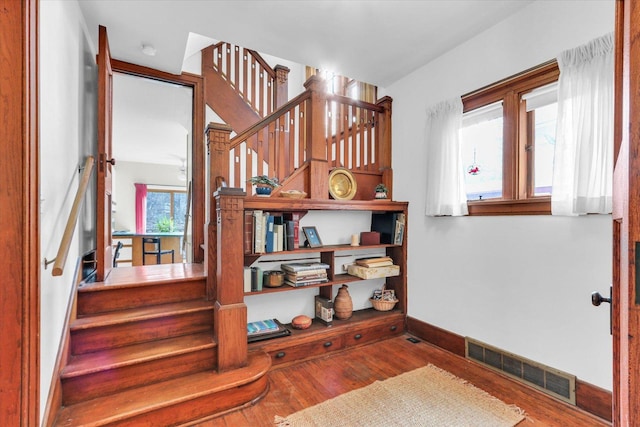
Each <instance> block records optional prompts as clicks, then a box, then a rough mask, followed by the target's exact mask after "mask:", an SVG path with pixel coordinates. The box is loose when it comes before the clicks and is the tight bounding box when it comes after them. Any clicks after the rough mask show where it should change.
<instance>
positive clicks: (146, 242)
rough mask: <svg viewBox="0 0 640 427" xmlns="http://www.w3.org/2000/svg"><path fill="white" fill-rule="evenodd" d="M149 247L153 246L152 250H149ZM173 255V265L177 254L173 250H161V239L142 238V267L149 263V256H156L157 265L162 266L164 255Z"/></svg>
mask: <svg viewBox="0 0 640 427" xmlns="http://www.w3.org/2000/svg"><path fill="white" fill-rule="evenodd" d="M147 245H153V249H152V250H147ZM167 254H171V263H172V264H173V263H174V262H175V252H174V250H173V249H167V250H164V251H163V250H161V249H160V238H159V237H143V238H142V265H145V264H146V263H147V259H146V258H147V255H155V257H156V264H162V255H167Z"/></svg>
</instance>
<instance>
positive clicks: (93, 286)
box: [78, 264, 206, 293]
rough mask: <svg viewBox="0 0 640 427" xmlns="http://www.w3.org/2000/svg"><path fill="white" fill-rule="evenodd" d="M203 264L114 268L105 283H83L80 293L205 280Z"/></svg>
mask: <svg viewBox="0 0 640 427" xmlns="http://www.w3.org/2000/svg"><path fill="white" fill-rule="evenodd" d="M205 279H206V275H205V274H204V266H203V265H202V264H159V265H145V266H137V267H123V268H114V269H113V270H111V273H110V274H109V276H108V277H107V278H106V279H105V281H104V282H93V283H83V284H82V285H81V286H80V287H79V288H78V292H80V293H83V292H99V291H108V290H110V289H115V288H122V287H142V286H153V285H157V284H165V283H171V282H174V283H177V284H179V283H180V282H186V281H198V280H205Z"/></svg>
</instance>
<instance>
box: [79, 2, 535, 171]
mask: <svg viewBox="0 0 640 427" xmlns="http://www.w3.org/2000/svg"><path fill="white" fill-rule="evenodd" d="M532 1H534V0H368V1H360V0H342V1H330V0H322V1H321V0H296V1H294V0H277V1H275V0H251V1H246V0H232V1H225V0H216V1H212V0H182V1H170V0H163V1H151V0H127V1H124V0H79V2H78V3H79V5H80V8H81V10H82V12H83V14H84V16H85V19H86V21H87V26H88V28H89V32H90V34H91V37H92V38H93V41H94V43H95V45H96V46H97V36H98V25H103V26H105V27H107V30H108V34H109V45H110V48H111V55H112V57H113V58H115V59H120V60H123V61H127V62H131V63H134V64H139V65H143V66H147V67H151V68H155V69H158V70H162V71H166V72H170V73H173V74H180V73H181V71H182V64H183V62H184V59H185V58H188V57H190V56H191V55H192V54H193V53H194V51H193V50H194V44H199V46H197V47H195V49H200V48H202V47H205V46H206V44H207V40H208V39H215V40H224V41H227V42H230V43H233V44H237V45H240V46H244V47H248V48H250V49H254V50H257V51H259V52H261V53H265V54H269V55H272V56H275V57H279V58H283V59H287V60H290V61H292V62H295V63H299V64H305V65H310V66H313V67H316V68H323V69H328V70H331V71H333V72H335V73H338V74H341V75H345V76H348V77H351V78H355V79H357V80H361V81H365V82H368V83H372V84H375V85H378V86H381V87H385V86H388V85H390V84H392V83H393V82H394V81H396V80H398V79H400V78H402V77H404V76H406V75H408V74H409V73H411V72H412V71H414V70H415V69H417V68H419V67H421V66H422V65H424V64H426V63H428V62H429V61H431V60H433V59H434V58H436V57H438V56H439V55H442V54H443V53H445V52H447V51H448V50H450V49H452V48H453V47H455V46H457V45H459V44H461V43H463V42H464V41H466V40H468V39H469V38H472V37H473V36H474V35H476V34H478V33H479V32H481V31H483V30H485V29H487V28H489V27H491V26H493V25H495V24H496V23H498V22H499V21H501V20H503V19H505V18H506V17H508V16H509V15H511V14H513V13H515V12H517V11H518V10H520V9H522V8H524V7H526V6H527V5H528V4H530V3H531V2H532ZM190 33H195V35H194V34H192V35H191V37H190ZM198 35H199V36H198ZM203 43H204V45H203ZM142 45H152V46H153V47H154V48H155V49H156V54H155V56H147V55H145V54H143V53H142V49H141V47H142ZM158 88H159V85H158V84H157V83H149V82H147V83H143V82H141V81H139V80H138V81H136V80H134V79H133V78H131V79H120V80H116V81H115V82H114V129H113V136H114V157H115V158H116V159H118V160H126V161H146V162H150V163H163V164H174V165H180V163H181V160H180V159H181V158H184V153H185V151H186V150H185V147H184V144H183V142H184V141H186V139H185V137H184V136H182V135H181V132H183V131H184V130H185V129H181V128H186V129H188V128H189V127H188V126H187V125H185V124H184V120H185V119H184V117H185V116H184V112H183V111H182V107H178V109H179V111H178V112H177V115H176V116H169V115H168V114H169V113H170V112H173V111H174V110H175V103H176V100H177V98H181V97H183V95H184V93H183V94H182V95H180V94H176V92H175V91H172V90H162V91H160V92H156V93H155V94H151V92H150V89H153V90H155V89H158ZM123 141H124V143H123Z"/></svg>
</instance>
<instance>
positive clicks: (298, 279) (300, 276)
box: [280, 262, 329, 288]
mask: <svg viewBox="0 0 640 427" xmlns="http://www.w3.org/2000/svg"><path fill="white" fill-rule="evenodd" d="M280 269H281V270H282V271H284V272H285V276H284V282H285V284H287V285H289V286H293V287H296V288H297V287H300V286H309V285H317V284H320V283H327V282H328V281H329V276H328V275H327V270H328V269H329V265H328V264H325V263H321V262H306V263H302V262H298V263H289V264H280Z"/></svg>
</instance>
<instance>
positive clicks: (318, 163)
mask: <svg viewBox="0 0 640 427" xmlns="http://www.w3.org/2000/svg"><path fill="white" fill-rule="evenodd" d="M324 84H325V82H324V80H322V79H321V78H320V77H318V76H311V77H309V79H308V80H307V81H306V82H305V83H304V87H305V88H306V89H307V90H308V91H310V92H311V98H310V99H309V100H308V101H307V106H308V108H307V117H306V119H307V121H306V125H307V144H308V147H307V153H309V159H310V160H309V167H310V170H309V172H310V174H309V181H310V183H309V193H310V194H309V197H310V198H311V199H328V198H329V191H328V188H329V164H328V162H327V141H326V136H325V128H324V123H325V108H326V103H327V97H326V94H325V91H324Z"/></svg>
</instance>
